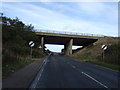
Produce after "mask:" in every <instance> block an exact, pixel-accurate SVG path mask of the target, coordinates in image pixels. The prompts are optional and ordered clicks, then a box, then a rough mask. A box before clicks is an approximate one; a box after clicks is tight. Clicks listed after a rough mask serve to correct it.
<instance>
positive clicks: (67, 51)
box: [64, 39, 73, 55]
mask: <svg viewBox="0 0 120 90" xmlns="http://www.w3.org/2000/svg"><path fill="white" fill-rule="evenodd" d="M72 45H73V39H70V40H69V42H68V43H67V44H65V45H64V50H65V51H64V53H65V55H71V54H72Z"/></svg>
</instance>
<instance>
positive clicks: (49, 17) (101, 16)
mask: <svg viewBox="0 0 120 90" xmlns="http://www.w3.org/2000/svg"><path fill="white" fill-rule="evenodd" d="M2 12H3V13H4V15H5V16H7V17H10V18H15V17H18V18H19V19H20V20H21V21H23V22H24V23H25V24H32V25H33V26H34V27H35V29H45V30H56V31H68V32H79V33H91V34H103V35H107V36H118V3H117V2H9V3H8V2H4V3H3V4H2ZM38 31H39V30H38ZM47 47H48V48H49V49H51V50H54V51H60V47H61V48H63V46H58V47H59V49H57V48H55V49H54V48H53V47H54V46H49V45H47Z"/></svg>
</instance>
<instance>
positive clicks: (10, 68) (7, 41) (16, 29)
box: [0, 16, 44, 77]
mask: <svg viewBox="0 0 120 90" xmlns="http://www.w3.org/2000/svg"><path fill="white" fill-rule="evenodd" d="M0 18H2V46H3V47H2V75H3V77H5V76H8V75H9V74H10V73H11V72H14V71H15V70H18V69H20V68H22V67H24V66H25V65H27V64H29V63H31V62H32V58H31V56H30V46H29V45H28V43H29V42H30V41H31V40H32V41H34V43H35V46H34V47H33V48H32V51H33V58H41V57H43V56H44V55H43V53H42V51H41V50H40V49H38V48H37V47H38V46H39V45H40V43H39V38H38V37H37V36H36V34H35V31H34V27H33V26H32V25H31V24H30V25H25V24H24V23H23V22H22V21H20V20H19V19H18V18H16V19H11V18H7V17H5V16H2V17H0Z"/></svg>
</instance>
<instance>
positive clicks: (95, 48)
mask: <svg viewBox="0 0 120 90" xmlns="http://www.w3.org/2000/svg"><path fill="white" fill-rule="evenodd" d="M103 44H105V45H107V46H108V49H107V50H106V51H105V54H106V55H105V61H106V62H107V63H114V64H117V63H118V60H117V58H118V54H119V51H118V37H103V38H99V39H98V41H96V42H95V43H93V44H91V45H89V46H87V47H85V48H83V49H82V50H79V51H78V52H76V53H74V54H73V56H74V57H78V58H81V57H86V58H94V59H96V60H99V61H100V60H102V49H101V46H102V45H103ZM108 60H109V61H108Z"/></svg>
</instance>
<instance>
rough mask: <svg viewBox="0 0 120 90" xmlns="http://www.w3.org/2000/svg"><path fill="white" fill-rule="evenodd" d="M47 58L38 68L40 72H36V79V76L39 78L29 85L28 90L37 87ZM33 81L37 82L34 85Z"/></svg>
mask: <svg viewBox="0 0 120 90" xmlns="http://www.w3.org/2000/svg"><path fill="white" fill-rule="evenodd" d="M48 57H49V56H48ZM48 57H47V58H48ZM47 58H46V59H45V60H44V61H43V64H42V65H41V67H40V69H41V70H40V71H39V72H38V74H37V76H36V77H38V75H39V77H38V78H35V79H34V81H33V83H32V85H31V87H30V90H31V88H32V89H33V88H36V86H37V84H38V81H39V80H40V78H41V76H42V72H43V70H44V66H45V64H46V63H47ZM35 81H37V82H36V83H34V82H35Z"/></svg>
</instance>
